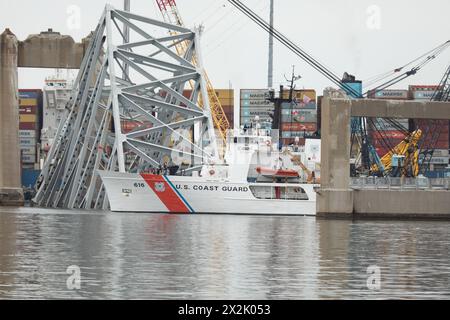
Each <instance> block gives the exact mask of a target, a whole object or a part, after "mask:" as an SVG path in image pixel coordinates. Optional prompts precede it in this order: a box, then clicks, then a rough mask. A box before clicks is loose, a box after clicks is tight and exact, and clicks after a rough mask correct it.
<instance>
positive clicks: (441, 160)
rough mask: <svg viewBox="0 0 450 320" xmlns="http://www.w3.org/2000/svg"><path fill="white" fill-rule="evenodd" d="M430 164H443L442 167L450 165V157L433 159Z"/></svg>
mask: <svg viewBox="0 0 450 320" xmlns="http://www.w3.org/2000/svg"><path fill="white" fill-rule="evenodd" d="M430 164H441V165H448V164H449V157H434V156H433V157H432V158H431V161H430Z"/></svg>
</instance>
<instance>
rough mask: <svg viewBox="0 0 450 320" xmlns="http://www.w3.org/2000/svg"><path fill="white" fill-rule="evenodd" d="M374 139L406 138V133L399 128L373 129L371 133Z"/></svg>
mask: <svg viewBox="0 0 450 320" xmlns="http://www.w3.org/2000/svg"><path fill="white" fill-rule="evenodd" d="M371 137H372V138H373V139H399V140H403V139H405V138H406V134H405V133H404V132H402V131H398V130H386V131H381V132H380V131H373V132H372V134H371Z"/></svg>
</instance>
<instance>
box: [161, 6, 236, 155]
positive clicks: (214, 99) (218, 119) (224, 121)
mask: <svg viewBox="0 0 450 320" xmlns="http://www.w3.org/2000/svg"><path fill="white" fill-rule="evenodd" d="M156 3H157V4H158V7H159V9H160V10H161V13H162V16H163V18H164V21H166V22H167V23H170V24H175V25H179V26H182V27H184V23H183V20H182V19H181V15H180V13H179V12H178V8H177V4H176V2H175V0H156ZM171 34H172V35H175V34H177V32H176V31H172V32H171ZM174 44H175V48H176V50H177V53H178V55H179V56H184V55H185V53H186V51H187V50H188V47H187V43H186V42H185V41H182V42H178V43H174ZM192 64H193V65H194V66H197V64H198V62H197V58H196V57H195V56H194V57H193V59H192ZM204 77H205V82H206V86H207V91H208V98H209V104H210V107H211V116H212V118H213V121H214V125H215V127H216V129H217V130H218V133H219V136H220V138H221V140H222V143H223V148H222V151H223V150H224V148H225V146H226V143H227V132H228V130H229V129H231V127H230V122H229V121H228V118H227V116H226V114H225V111H224V110H223V108H222V104H221V103H220V100H219V97H218V96H217V94H216V90H215V89H214V86H213V85H212V82H211V80H210V79H209V77H208V75H207V74H206V72H205V73H204ZM191 87H193V84H192V83H191ZM199 101H200V103H199V104H200V107H203V103H202V102H201V101H202V99H200V100H199Z"/></svg>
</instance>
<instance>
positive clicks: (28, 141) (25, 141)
mask: <svg viewBox="0 0 450 320" xmlns="http://www.w3.org/2000/svg"><path fill="white" fill-rule="evenodd" d="M19 145H20V146H30V147H33V146H35V145H36V138H20V139H19Z"/></svg>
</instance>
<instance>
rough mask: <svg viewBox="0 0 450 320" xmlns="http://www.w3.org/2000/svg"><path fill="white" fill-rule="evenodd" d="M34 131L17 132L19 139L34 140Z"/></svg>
mask: <svg viewBox="0 0 450 320" xmlns="http://www.w3.org/2000/svg"><path fill="white" fill-rule="evenodd" d="M36 134H37V133H36V130H19V137H20V138H36Z"/></svg>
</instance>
